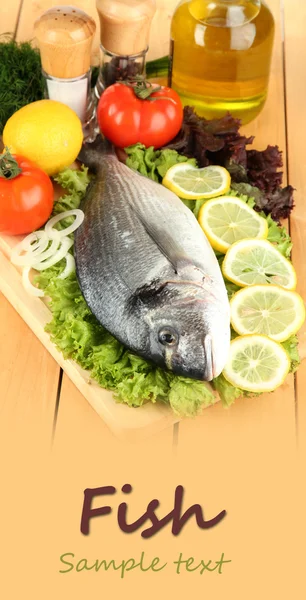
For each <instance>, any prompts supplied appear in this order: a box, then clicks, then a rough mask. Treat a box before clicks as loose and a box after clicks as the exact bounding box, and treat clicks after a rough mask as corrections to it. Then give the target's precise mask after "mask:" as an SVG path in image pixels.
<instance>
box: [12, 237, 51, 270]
mask: <svg viewBox="0 0 306 600" xmlns="http://www.w3.org/2000/svg"><path fill="white" fill-rule="evenodd" d="M48 244H49V240H48V236H47V234H46V232H45V231H36V232H35V233H30V234H29V235H27V236H26V237H25V238H24V239H23V240H22V241H21V242H19V244H16V246H15V247H14V248H13V250H12V252H11V261H12V263H13V264H14V265H26V264H27V263H28V260H27V259H28V255H31V257H33V255H34V256H35V255H36V253H37V252H43V251H44V250H45V249H46V248H47V247H48ZM23 253H26V254H23Z"/></svg>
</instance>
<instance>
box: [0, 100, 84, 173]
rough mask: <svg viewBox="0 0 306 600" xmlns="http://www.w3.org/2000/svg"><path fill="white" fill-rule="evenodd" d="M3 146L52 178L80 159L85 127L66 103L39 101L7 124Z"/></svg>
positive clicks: (22, 110) (22, 109) (17, 114)
mask: <svg viewBox="0 0 306 600" xmlns="http://www.w3.org/2000/svg"><path fill="white" fill-rule="evenodd" d="M3 142H4V145H5V146H8V147H9V149H10V151H11V152H12V153H13V154H21V155H23V156H25V157H26V158H28V159H30V160H32V161H33V162H35V163H36V164H37V165H38V166H39V167H40V168H41V169H42V170H43V171H45V172H46V173H48V175H55V174H56V173H58V172H59V171H61V170H62V169H64V167H68V166H69V165H71V163H73V161H74V160H75V159H76V157H77V156H78V154H79V152H80V149H81V146H82V142H83V130H82V124H81V121H80V119H79V117H78V116H77V115H76V113H75V112H74V111H73V110H72V109H71V108H69V107H68V106H66V105H65V104H62V102H56V101H55V100H38V101H37V102H32V103H31V104H28V105H27V106H24V107H23V108H21V109H20V110H17V112H15V114H13V116H12V117H11V118H10V119H9V120H8V121H7V123H6V125H5V127H4V130H3Z"/></svg>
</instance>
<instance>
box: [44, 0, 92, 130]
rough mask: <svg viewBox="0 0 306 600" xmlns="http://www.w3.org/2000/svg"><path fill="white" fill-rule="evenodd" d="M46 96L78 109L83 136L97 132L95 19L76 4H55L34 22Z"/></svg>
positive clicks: (75, 109)
mask: <svg viewBox="0 0 306 600" xmlns="http://www.w3.org/2000/svg"><path fill="white" fill-rule="evenodd" d="M34 30H35V36H36V39H37V41H38V45H39V49H40V53H41V62H42V72H43V75H44V78H45V96H46V97H47V98H49V99H51V100H58V101H59V102H63V103H64V104H66V105H67V106H69V107H70V108H72V110H74V111H75V112H76V114H77V115H78V117H79V118H80V120H81V122H82V125H83V133H84V140H86V141H89V142H90V141H93V140H94V139H95V137H96V134H97V125H96V114H95V103H94V99H93V96H92V93H91V68H90V63H91V48H92V42H93V38H94V34H95V31H96V24H95V22H94V20H93V19H92V18H91V17H90V16H88V15H87V14H86V13H85V12H83V11H82V10H80V9H79V8H76V7H74V6H54V7H53V8H50V9H49V10H47V11H46V12H44V13H43V14H42V15H41V17H40V18H39V19H38V20H37V21H36V22H35V25H34Z"/></svg>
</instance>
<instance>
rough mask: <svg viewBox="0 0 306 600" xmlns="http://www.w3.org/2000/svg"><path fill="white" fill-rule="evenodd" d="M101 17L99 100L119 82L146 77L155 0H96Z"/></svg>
mask: <svg viewBox="0 0 306 600" xmlns="http://www.w3.org/2000/svg"><path fill="white" fill-rule="evenodd" d="M96 6H97V11H98V14H99V18H100V40H101V46H100V48H101V66H100V73H99V77H98V80H97V84H96V87H95V95H96V98H97V100H99V98H100V96H101V94H102V92H103V91H104V89H105V88H106V87H108V86H109V85H112V84H113V83H115V82H116V81H122V80H128V79H135V78H140V77H141V78H143V79H145V77H146V70H145V61H146V54H147V52H148V48H149V46H148V43H149V33H150V26H151V21H152V18H153V15H154V13H155V9H156V2H155V0H96Z"/></svg>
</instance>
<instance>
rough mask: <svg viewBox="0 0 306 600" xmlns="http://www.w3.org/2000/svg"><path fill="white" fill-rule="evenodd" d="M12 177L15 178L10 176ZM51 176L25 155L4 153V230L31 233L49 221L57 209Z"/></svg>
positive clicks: (0, 209) (0, 195)
mask: <svg viewBox="0 0 306 600" xmlns="http://www.w3.org/2000/svg"><path fill="white" fill-rule="evenodd" d="M9 177H11V178H9ZM53 196H54V192H53V185H52V182H51V179H50V178H49V177H48V175H47V174H46V173H45V172H44V171H42V170H41V169H39V168H38V167H37V166H36V165H35V164H34V163H32V162H31V161H29V160H27V159H26V158H24V157H23V156H19V155H18V156H15V155H14V156H12V155H11V154H9V153H8V152H6V153H5V154H4V155H2V156H0V232H1V233H5V234H7V235H21V234H26V233H31V232H32V231H34V230H35V229H38V228H39V227H41V226H42V225H44V224H45V223H46V221H47V220H48V218H49V217H50V215H51V212H52V208H53Z"/></svg>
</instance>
